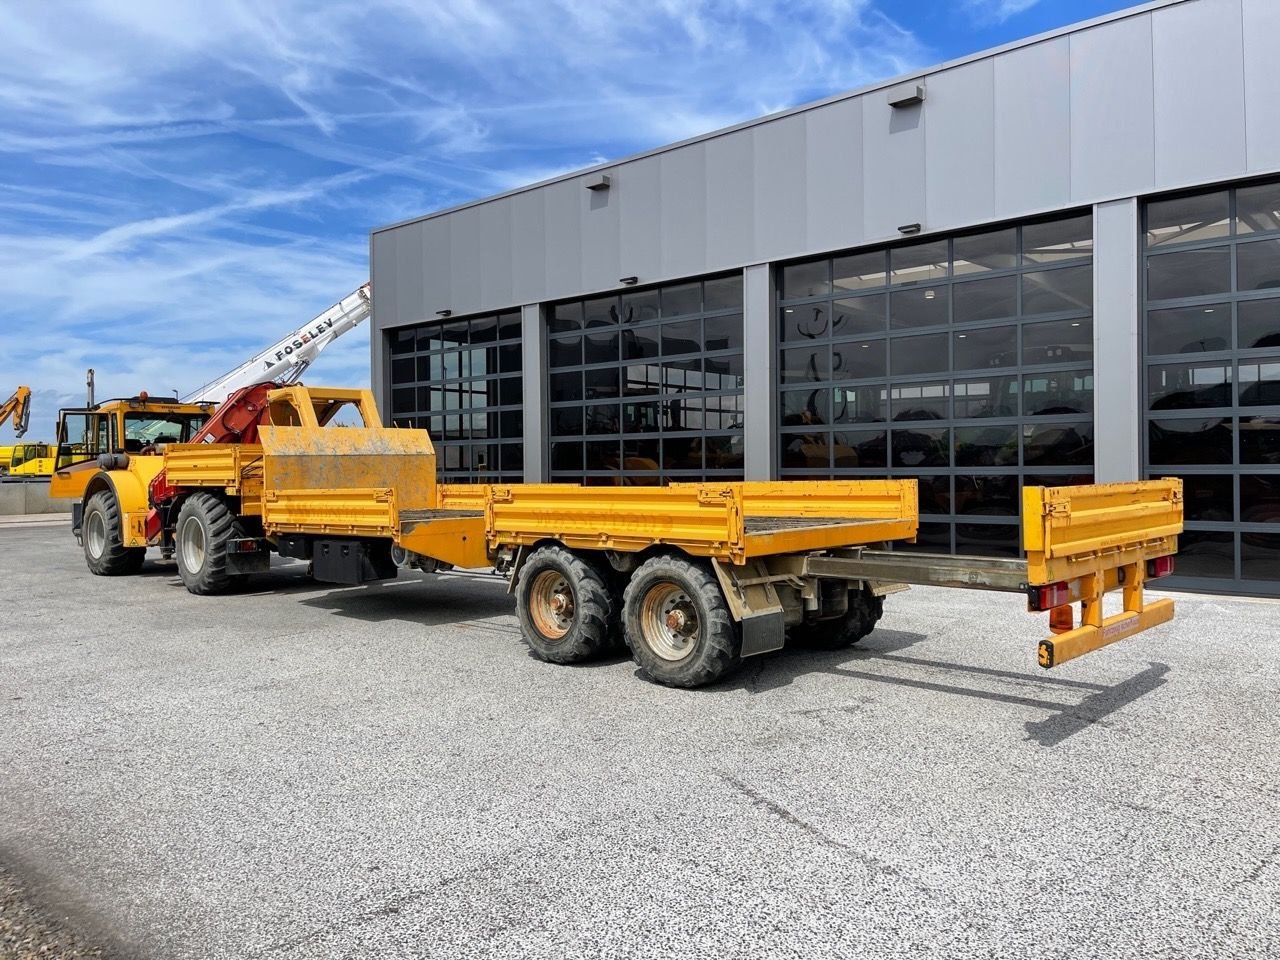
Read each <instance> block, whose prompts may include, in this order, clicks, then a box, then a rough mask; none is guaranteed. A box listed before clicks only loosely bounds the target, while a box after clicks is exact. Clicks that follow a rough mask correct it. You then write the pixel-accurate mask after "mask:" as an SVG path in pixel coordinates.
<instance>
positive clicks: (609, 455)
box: [586, 440, 621, 470]
mask: <svg viewBox="0 0 1280 960" xmlns="http://www.w3.org/2000/svg"><path fill="white" fill-rule="evenodd" d="M618 451H619V445H618V441H616V440H589V441H587V443H586V459H587V469H588V470H617V469H618V464H619V462H620V459H621V458H620V457H619V455H618Z"/></svg>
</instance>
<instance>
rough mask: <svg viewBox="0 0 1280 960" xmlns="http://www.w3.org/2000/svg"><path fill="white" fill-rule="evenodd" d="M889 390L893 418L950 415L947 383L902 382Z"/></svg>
mask: <svg viewBox="0 0 1280 960" xmlns="http://www.w3.org/2000/svg"><path fill="white" fill-rule="evenodd" d="M889 391H890V392H889V396H890V410H891V416H892V418H893V419H894V420H945V419H947V417H948V416H949V415H950V412H949V411H950V396H951V384H949V383H904V384H901V385H895V386H892V387H890V388H889Z"/></svg>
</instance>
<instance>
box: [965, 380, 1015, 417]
mask: <svg viewBox="0 0 1280 960" xmlns="http://www.w3.org/2000/svg"><path fill="white" fill-rule="evenodd" d="M953 389H954V392H955V407H956V414H955V415H956V419H957V420H963V419H966V418H969V417H1016V416H1017V415H1018V378H1017V377H1016V376H1014V375H1012V374H1010V375H1005V376H1000V377H984V378H982V379H981V380H960V381H957V382H956V384H955V386H954V388H953Z"/></svg>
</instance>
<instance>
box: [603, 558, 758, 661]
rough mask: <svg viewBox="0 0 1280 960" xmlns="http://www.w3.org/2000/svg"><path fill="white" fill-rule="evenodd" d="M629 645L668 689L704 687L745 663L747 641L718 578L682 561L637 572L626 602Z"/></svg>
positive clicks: (656, 561) (652, 563)
mask: <svg viewBox="0 0 1280 960" xmlns="http://www.w3.org/2000/svg"><path fill="white" fill-rule="evenodd" d="M623 620H624V622H625V623H626V638H627V645H628V646H629V647H630V648H631V655H632V657H633V658H635V661H636V663H637V664H639V666H640V669H641V671H642V672H643V673H644V675H645V676H647V677H648V678H649V679H650V680H652V681H654V682H655V683H661V684H663V685H665V686H668V687H701V686H705V685H706V684H708V683H715V682H716V681H717V680H720V679H722V678H723V677H726V676H728V675H729V674H730V673H732V672H733V671H734V670H735V669H737V667H738V664H739V663H740V662H741V651H742V637H741V633H740V631H739V628H738V624H737V623H736V622H735V621H734V619H733V615H732V614H731V613H730V612H729V604H728V602H727V601H726V600H725V597H724V592H723V591H722V590H721V588H720V583H719V582H718V581H717V580H716V577H715V574H713V573H712V572H711V570H710V569H709V568H708V567H707V566H706V565H705V564H702V563H697V562H695V561H692V560H689V559H686V558H684V557H677V556H659V557H651V558H650V559H648V560H646V561H645V562H644V563H642V564H640V566H639V567H637V568H636V571H635V573H633V574H632V575H631V580H630V582H629V583H628V584H627V589H626V594H625V598H624V602H623Z"/></svg>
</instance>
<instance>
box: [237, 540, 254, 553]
mask: <svg viewBox="0 0 1280 960" xmlns="http://www.w3.org/2000/svg"><path fill="white" fill-rule="evenodd" d="M236 550H237V552H239V553H257V552H258V541H257V540H237V541H236Z"/></svg>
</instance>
